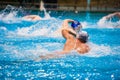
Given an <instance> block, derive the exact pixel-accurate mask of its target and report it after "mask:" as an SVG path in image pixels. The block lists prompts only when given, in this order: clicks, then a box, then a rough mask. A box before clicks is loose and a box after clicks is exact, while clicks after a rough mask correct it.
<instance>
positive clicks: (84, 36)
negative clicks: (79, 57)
mask: <svg viewBox="0 0 120 80" xmlns="http://www.w3.org/2000/svg"><path fill="white" fill-rule="evenodd" d="M88 37H89V35H88V33H87V32H86V31H80V32H79V33H78V34H77V38H78V39H80V40H82V41H83V42H87V41H88Z"/></svg>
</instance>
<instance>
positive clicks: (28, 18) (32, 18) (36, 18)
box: [23, 15, 41, 21]
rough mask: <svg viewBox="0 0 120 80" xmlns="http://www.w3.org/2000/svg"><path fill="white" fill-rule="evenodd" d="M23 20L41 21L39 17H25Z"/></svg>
mask: <svg viewBox="0 0 120 80" xmlns="http://www.w3.org/2000/svg"><path fill="white" fill-rule="evenodd" d="M23 19H25V20H33V21H36V20H41V17H40V16H38V15H26V16H24V17H23Z"/></svg>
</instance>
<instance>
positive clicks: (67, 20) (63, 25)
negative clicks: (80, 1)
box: [62, 19, 74, 28]
mask: <svg viewBox="0 0 120 80" xmlns="http://www.w3.org/2000/svg"><path fill="white" fill-rule="evenodd" d="M73 21H74V20H72V19H66V20H64V21H63V24H62V27H63V28H68V27H69V24H68V23H69V22H73Z"/></svg>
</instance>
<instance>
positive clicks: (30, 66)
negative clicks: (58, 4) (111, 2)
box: [0, 6, 120, 80]
mask: <svg viewBox="0 0 120 80" xmlns="http://www.w3.org/2000/svg"><path fill="white" fill-rule="evenodd" d="M28 12H29V14H37V15H40V16H42V20H40V21H29V20H23V19H22V16H23V15H24V14H23V13H28ZM48 13H49V15H50V17H45V16H46V15H44V12H41V11H25V10H24V9H21V8H14V7H13V6H8V7H6V9H4V10H1V12H0V80H104V79H106V80H120V57H119V56H120V29H119V28H114V27H115V26H116V24H119V23H120V22H119V21H115V22H112V21H108V22H107V23H106V22H105V23H104V25H103V24H98V23H99V22H100V20H101V19H102V17H103V16H105V15H107V14H109V13H107V12H106V13H102V12H101V13H100V12H89V13H88V12H87V13H86V12H79V13H77V14H76V13H74V12H72V11H68V12H65V11H58V12H57V11H49V12H48ZM68 18H70V19H77V20H80V21H81V24H82V25H83V30H85V31H87V32H88V33H89V36H90V37H89V42H88V44H89V46H90V47H91V50H90V52H88V53H86V54H78V53H76V52H71V53H69V54H67V55H64V56H62V57H59V58H53V59H48V60H46V59H44V60H37V59H39V56H40V55H46V54H49V53H54V52H55V51H62V49H63V46H64V43H65V39H64V38H63V37H62V36H61V35H60V34H58V35H57V34H56V33H55V31H56V30H57V29H59V28H60V27H61V25H62V21H63V20H64V19H68ZM103 22H104V21H103ZM109 25H110V27H109ZM101 26H102V27H101Z"/></svg>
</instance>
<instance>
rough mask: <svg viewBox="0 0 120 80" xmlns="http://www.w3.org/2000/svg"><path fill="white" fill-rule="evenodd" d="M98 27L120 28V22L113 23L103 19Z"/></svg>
mask: <svg viewBox="0 0 120 80" xmlns="http://www.w3.org/2000/svg"><path fill="white" fill-rule="evenodd" d="M97 25H98V26H99V27H101V28H119V27H120V20H119V21H117V22H112V20H107V19H106V17H102V18H101V19H100V20H99V21H98V23H97Z"/></svg>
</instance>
